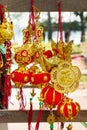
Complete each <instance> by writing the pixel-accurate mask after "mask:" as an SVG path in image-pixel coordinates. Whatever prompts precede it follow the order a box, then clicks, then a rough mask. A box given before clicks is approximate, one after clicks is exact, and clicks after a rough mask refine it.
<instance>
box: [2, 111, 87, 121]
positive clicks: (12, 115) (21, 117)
mask: <svg viewBox="0 0 87 130" xmlns="http://www.w3.org/2000/svg"><path fill="white" fill-rule="evenodd" d="M38 113H39V110H33V118H32V122H36V121H37V118H38ZM53 113H54V115H55V116H56V122H70V121H68V120H65V119H63V118H60V117H59V116H58V114H57V111H55V110H54V111H53ZM49 114H50V112H49V111H48V110H43V112H42V118H41V122H46V121H47V116H48V115H49ZM27 121H28V110H26V111H20V110H0V123H20V122H27ZM72 122H87V110H81V111H80V113H79V115H78V116H77V117H76V118H75V119H74V120H72Z"/></svg>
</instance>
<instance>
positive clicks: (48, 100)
mask: <svg viewBox="0 0 87 130" xmlns="http://www.w3.org/2000/svg"><path fill="white" fill-rule="evenodd" d="M63 98H64V94H62V93H59V92H57V91H55V89H54V88H53V87H52V86H51V85H50V84H49V85H47V86H45V87H44V88H43V89H42V91H41V99H42V100H43V101H44V103H45V104H46V105H47V107H49V108H53V107H56V105H57V104H58V103H59V102H60V101H61V100H62V99H63Z"/></svg>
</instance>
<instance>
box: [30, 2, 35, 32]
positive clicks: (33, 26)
mask: <svg viewBox="0 0 87 130" xmlns="http://www.w3.org/2000/svg"><path fill="white" fill-rule="evenodd" d="M29 25H31V26H32V29H33V30H35V21H34V0H31V13H30V15H29Z"/></svg>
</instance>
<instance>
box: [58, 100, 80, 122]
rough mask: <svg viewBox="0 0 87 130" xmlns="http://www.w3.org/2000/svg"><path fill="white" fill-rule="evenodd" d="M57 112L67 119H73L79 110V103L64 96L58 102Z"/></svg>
mask: <svg viewBox="0 0 87 130" xmlns="http://www.w3.org/2000/svg"><path fill="white" fill-rule="evenodd" d="M57 111H58V114H59V115H60V117H64V118H65V119H67V120H72V119H74V118H75V117H76V116H77V115H78V113H79V112H80V105H79V104H78V103H77V102H74V101H73V100H72V99H71V98H65V99H64V100H62V101H61V102H60V103H59V104H58V109H57Z"/></svg>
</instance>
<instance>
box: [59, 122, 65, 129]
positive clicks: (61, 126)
mask: <svg viewBox="0 0 87 130" xmlns="http://www.w3.org/2000/svg"><path fill="white" fill-rule="evenodd" d="M63 128H64V122H61V125H60V130H63Z"/></svg>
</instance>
